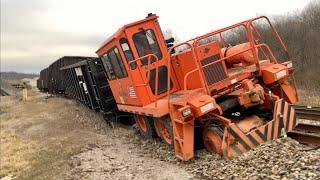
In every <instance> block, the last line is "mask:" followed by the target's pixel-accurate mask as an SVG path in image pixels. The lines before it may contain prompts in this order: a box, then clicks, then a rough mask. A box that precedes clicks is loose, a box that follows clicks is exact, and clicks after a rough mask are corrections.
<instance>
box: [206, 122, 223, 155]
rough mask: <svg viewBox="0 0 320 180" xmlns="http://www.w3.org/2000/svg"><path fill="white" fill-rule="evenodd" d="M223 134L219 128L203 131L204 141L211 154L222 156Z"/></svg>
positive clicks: (209, 128)
mask: <svg viewBox="0 0 320 180" xmlns="http://www.w3.org/2000/svg"><path fill="white" fill-rule="evenodd" d="M222 137H223V133H222V130H221V129H220V128H219V127H206V128H205V129H204V131H203V141H204V145H205V147H206V149H207V150H208V151H209V152H212V153H216V154H219V155H222Z"/></svg>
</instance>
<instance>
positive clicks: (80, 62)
mask: <svg viewBox="0 0 320 180" xmlns="http://www.w3.org/2000/svg"><path fill="white" fill-rule="evenodd" d="M37 88H38V89H39V90H40V91H42V92H48V93H50V94H64V95H66V96H68V97H71V98H73V99H77V100H78V101H80V102H81V103H83V104H85V105H86V106H88V107H89V108H90V109H93V110H95V111H97V112H102V113H103V115H104V116H105V118H107V119H112V118H115V117H116V115H118V114H119V112H118V111H117V108H116V107H117V106H116V103H115V100H114V98H113V95H112V92H111V89H110V86H109V84H108V80H107V77H106V74H105V71H104V68H103V65H102V62H101V59H100V58H95V57H81V56H64V57H62V58H60V59H58V60H57V61H55V62H54V63H52V64H51V65H50V66H49V67H48V68H46V69H43V70H42V71H41V72H40V78H39V79H38V80H37Z"/></svg>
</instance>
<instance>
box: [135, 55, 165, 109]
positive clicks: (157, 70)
mask: <svg viewBox="0 0 320 180" xmlns="http://www.w3.org/2000/svg"><path fill="white" fill-rule="evenodd" d="M146 57H148V65H147V66H148V67H147V72H148V74H147V81H146V82H145V83H144V84H137V85H135V87H141V86H147V85H148V84H149V82H150V74H151V73H150V71H151V69H150V59H151V57H154V58H155V60H156V61H155V62H157V63H156V68H155V69H156V80H155V99H156V101H155V107H157V106H158V103H157V100H158V86H159V85H158V76H159V63H158V57H157V56H156V55H154V54H147V55H145V56H142V57H139V58H137V59H135V60H132V61H130V62H129V66H130V65H131V64H132V63H134V62H137V61H139V60H140V61H141V60H142V59H144V58H146ZM141 64H142V63H141ZM137 66H138V69H139V72H140V74H141V72H142V71H141V66H140V65H139V64H137ZM141 77H143V75H142V74H141Z"/></svg>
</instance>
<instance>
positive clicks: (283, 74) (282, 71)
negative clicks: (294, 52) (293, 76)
mask: <svg viewBox="0 0 320 180" xmlns="http://www.w3.org/2000/svg"><path fill="white" fill-rule="evenodd" d="M286 75H287V71H286V70H285V69H284V70H281V71H279V72H277V74H276V78H277V79H280V78H282V77H284V76H286Z"/></svg>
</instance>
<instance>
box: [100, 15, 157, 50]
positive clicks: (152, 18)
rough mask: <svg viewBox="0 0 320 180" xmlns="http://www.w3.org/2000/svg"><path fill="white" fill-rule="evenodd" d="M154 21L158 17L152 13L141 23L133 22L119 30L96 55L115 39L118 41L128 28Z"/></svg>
mask: <svg viewBox="0 0 320 180" xmlns="http://www.w3.org/2000/svg"><path fill="white" fill-rule="evenodd" d="M154 19H158V16H157V15H155V14H152V13H150V14H148V16H147V17H146V18H145V19H142V20H140V21H136V22H133V23H130V24H127V25H124V26H122V27H121V28H120V29H118V31H117V32H115V33H114V34H113V35H111V36H109V37H108V39H107V40H105V41H104V42H103V43H102V45H101V46H100V48H99V49H98V50H97V51H96V53H97V52H98V51H100V50H101V49H102V48H103V47H105V46H106V45H107V44H109V43H110V42H111V41H113V40H114V39H118V38H119V36H120V35H121V34H123V33H124V30H125V29H126V28H129V27H132V26H136V25H138V24H141V23H144V22H147V21H150V20H154Z"/></svg>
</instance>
